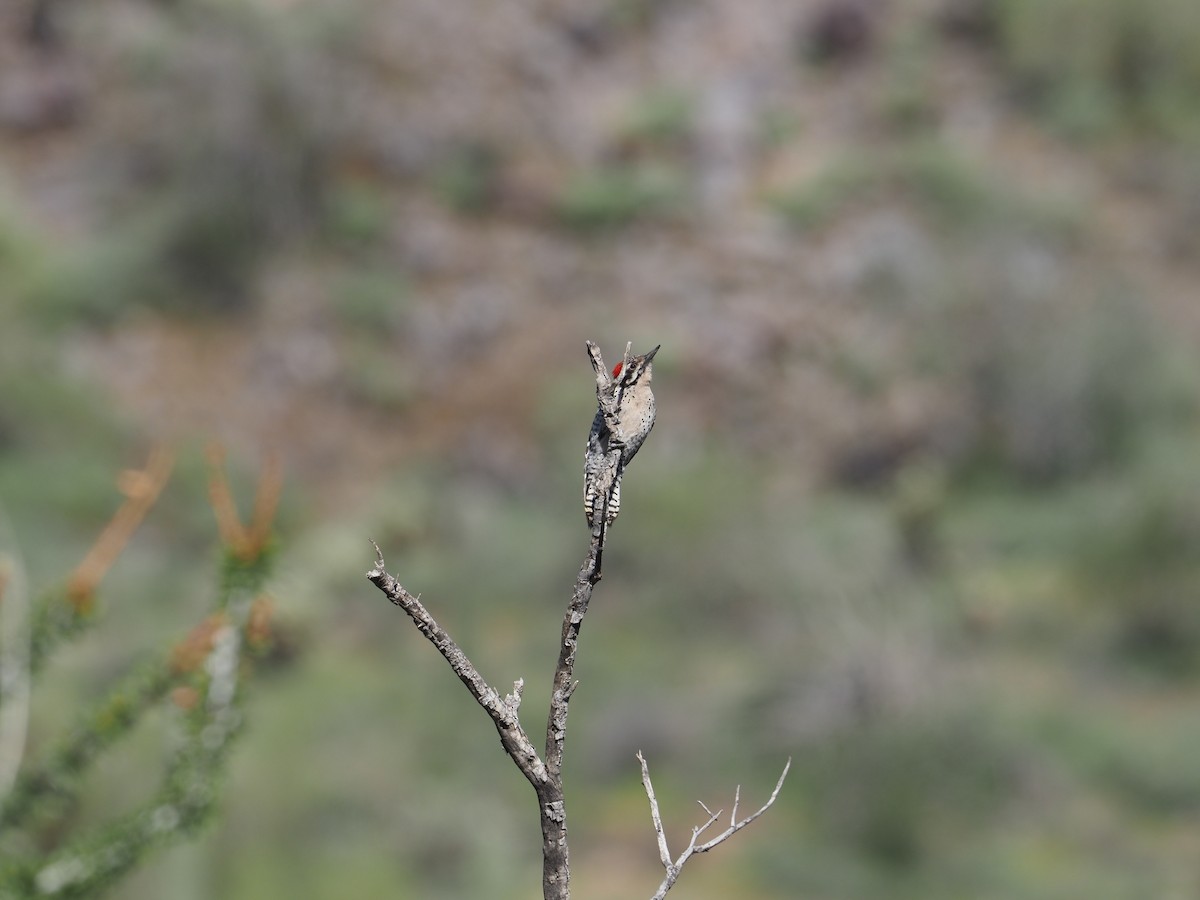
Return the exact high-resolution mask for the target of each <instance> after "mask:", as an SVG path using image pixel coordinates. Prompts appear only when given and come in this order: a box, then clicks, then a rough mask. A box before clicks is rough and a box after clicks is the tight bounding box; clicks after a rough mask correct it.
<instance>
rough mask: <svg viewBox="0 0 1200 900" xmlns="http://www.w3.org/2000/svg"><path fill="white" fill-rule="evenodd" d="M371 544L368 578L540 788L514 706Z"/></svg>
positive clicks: (538, 769) (537, 763) (541, 778)
mask: <svg viewBox="0 0 1200 900" xmlns="http://www.w3.org/2000/svg"><path fill="white" fill-rule="evenodd" d="M371 544H372V546H374V548H375V567H374V568H373V569H371V571H369V572H367V578H368V579H370V580H371V582H372V583H373V584H374V585H375V586H376V587H377V588H379V589H380V590H381V591H383V593H384V595H385V596H386V597H387V598H388V600H390V601H391V602H392V603H393V604H394V605H396V606H398V607H400V608H401V609H402V610H404V612H405V613H407V614H408V617H409V618H410V619H412V620H413V624H414V625H416V626H417V630H418V631H420V632H421V634H423V635H425V637H427V638H428V639H429V642H430V643H431V644H433V646H434V647H436V648H437V651H438V652H439V653H440V654H442V656H443V657H444V658H445V660H446V662H448V663H449V664H450V668H451V669H453V670H454V674H455V675H457V676H458V678H459V680H460V681H461V682H462V683H463V684H464V685H466V687H467V690H468V691H470V692H471V696H472V697H474V698H475V700H476V702H477V703H478V704H479V705H480V706H482V707H483V709H484V711H485V712H486V713H487V714H488V715H489V716H491V719H492V722H493V723H495V725H496V731H497V732H499V734H500V743H501V744H502V745H503V746H504V750H505V752H506V753H508V755H509V756H510V757H512V760H513V762H514V763H516V764H517V768H518V769H520V770H521V773H522V774H523V775H524V776H525V777H526V778H528V779H529V782H530V784H532V785H533V786H534V788H540V787H541V786H542V785H544V784H545V783H546V780H547V775H546V767H545V765H544V764H543V763H542V760H541V759H540V758H539V757H538V753H537V750H536V749H535V748H534V746H533V742H532V741H530V740H529V736H528V735H527V734H525V729H523V728H522V727H521V723H520V721H519V720H518V718H517V709H516V705H515V704H512V705H510V704H509V703H506V702H505V700H504V698H503V697H501V696H500V694H499V692H498V691H496V689H495V688H493V687H492V686H491V685H489V684H488V683H487V681H485V680H484V678H483V676H482V675H480V674H479V670H478V669H476V668H475V666H474V665H473V664H472V663H471V660H469V659H468V658H467V654H465V653H463V651H462V650H461V649H460V648H459V646H458V644H456V643H454V640H453V639H452V638H451V637H450V635H449V634H448V633H447V632H446V630H445V629H444V628H442V626H441V625H439V624H438V623H437V621H436V620H435V619H434V618H433V616H431V615H430V614H429V610H427V609H426V608H425V607H424V606H423V605H422V604H421V600H420V598H418V597H416V596H414V595H412V594H410V593H409V592H408V591H407V590H405V589H404V587H403V585H401V584H400V583H399V582H398V581H396V579H395V578H393V577H392V576H391V575H389V574H388V573H387V570H386V569H385V568H384V561H383V551H382V550H380V549H379V545H378V544H376V543H375V542H374V541H371ZM514 690H515V687H514Z"/></svg>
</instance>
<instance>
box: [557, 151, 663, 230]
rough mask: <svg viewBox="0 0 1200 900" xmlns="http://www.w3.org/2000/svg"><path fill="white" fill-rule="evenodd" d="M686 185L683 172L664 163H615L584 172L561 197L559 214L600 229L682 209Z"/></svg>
mask: <svg viewBox="0 0 1200 900" xmlns="http://www.w3.org/2000/svg"><path fill="white" fill-rule="evenodd" d="M686 196H687V188H686V184H685V182H684V179H683V177H682V175H681V173H680V172H678V171H677V170H676V169H674V168H671V167H668V166H663V165H650V164H645V165H639V166H631V167H626V166H613V167H608V168H601V169H595V170H592V171H589V172H582V173H580V174H578V175H576V176H575V177H574V178H572V179H571V180H570V181H569V182H567V184H566V186H565V187H564V188H563V190H562V193H561V194H560V195H559V198H558V203H557V206H558V215H559V217H560V218H561V219H562V221H563V222H564V223H565V224H566V225H568V226H570V227H571V228H574V229H577V230H579V231H584V232H600V231H607V230H611V229H615V228H620V227H622V226H625V225H629V224H631V223H633V222H636V221H638V220H641V219H646V218H661V217H663V216H666V215H669V214H671V213H673V212H677V211H678V210H680V209H681V208H682V206H683V204H684V202H685V200H686Z"/></svg>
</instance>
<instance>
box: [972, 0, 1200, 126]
mask: <svg viewBox="0 0 1200 900" xmlns="http://www.w3.org/2000/svg"><path fill="white" fill-rule="evenodd" d="M990 5H991V6H992V7H993V11H992V12H991V13H990V15H991V16H992V17H994V21H995V23H996V27H995V28H994V34H995V39H996V40H997V42H998V47H999V50H1000V56H1001V60H1002V62H1003V64H1004V66H1005V67H1006V68H1007V69H1008V71H1009V72H1010V73H1011V75H1012V77H1013V79H1014V81H1015V84H1016V86H1017V90H1018V93H1019V95H1020V96H1021V97H1023V98H1024V99H1025V100H1026V101H1027V102H1028V103H1030V104H1031V105H1032V106H1033V107H1034V108H1036V109H1037V110H1039V111H1040V112H1042V113H1043V114H1045V115H1046V117H1047V118H1048V119H1049V120H1050V121H1051V122H1053V123H1054V124H1056V125H1058V126H1059V127H1060V128H1061V129H1062V130H1063V131H1065V132H1066V133H1068V134H1073V135H1077V136H1080V137H1090V136H1098V135H1104V134H1109V133H1112V132H1113V131H1114V130H1116V129H1119V128H1122V127H1126V126H1132V127H1134V128H1149V129H1152V130H1154V131H1158V132H1159V133H1161V134H1165V135H1168V136H1176V137H1180V136H1186V137H1190V138H1192V139H1195V138H1200V5H1197V4H1196V3H1194V2H1192V0H1145V2H1141V3H1130V2H1127V0H992V3H991V4H990Z"/></svg>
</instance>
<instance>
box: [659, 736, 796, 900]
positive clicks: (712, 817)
mask: <svg viewBox="0 0 1200 900" xmlns="http://www.w3.org/2000/svg"><path fill="white" fill-rule="evenodd" d="M637 759H638V762H639V763H640V764H641V766H642V787H644V788H645V789H646V796H647V798H649V800H650V818H651V819H653V820H654V834H655V836H656V837H657V838H658V856H659V859H660V860H662V864H663V868H664V869H666V870H667V874H666V876H665V877H664V878H663V881H662V884H660V885H659V886H658V890H657V891H656V892H655V894H654V897H653V898H652V900H663V898H664V897H666V895H667V891H669V890H670V889H671V888H672V887H674V886H675V882H676V881H678V880H679V873H680V872H681V871H682V870H683V866H684V864H685V863H686V862H687V861H688V860H689V859H691V858H692V856H693V855H694V854H696V853H707V852H708V851H709V850H712V849H713V848H714V847H716V846H717V845H718V844H720V843H722V842H723V841H726V840H728V839H729V838H731V837H733V836H734V835H735V834H737V833H738V832H739V831H741V830H742V829H743V828H745V827H746V826H747V825H749V824H750V823H751V822H753V821H754V820H755V819H757V818H758V817H759V816H761V815H762V814H763V813H765V812H766V811H767V810H768V809H770V808H771V805H772V804H773V803H774V802H775V798H776V797H778V796H779V791H780V789H781V788H782V787H783V782H784V779H785V778H787V774H788V770H789V769H791V767H792V758H791V757H790V756H789V757H788V761H787V764H786V765H784V767H783V772H782V774H781V775H780V776H779V781H777V782H776V783H775V790H773V791H771V796H770V797H768V798H767V802H766V803H764V804H763V805H762V806H761V807H760V808H759V809H758V811H757V812H755V813H751V814H750V815H748V816H746V818H744V819H738V817H737V810H738V804H739V802H740V801H741V799H742V786H741V785H740V784H739V785H738V787H737V790H736V791H735V792H734V797H733V813H732V814H731V815H730V817H729V827H728V828H726V829H725V830H724V831H722V832H721V833H720V834H718V835H717V836H716V837H714V838H712V839H711V840H709V841H706V842H704V843H703V844H700V843H697V842H698V841H699V840H700V838H701V836H702V835H703V834H704V832H706V831H708V829H709V828H711V827H712V825H713V823H714V822H716V821H717V819H719V818H720V817H721V814H722V813H723V812H724V810H723V809H719V810H717V811H716V812H713V811H712V810H710V809H709V808H708V807H707V806H705V805H704V803H703V801H701V802H700V806H701V808H702V809H703V810H704V811H705V812H706V813H707V814H708V820H707V821H706V822H705V823H704V824H703V825H695V826H693V827H692V838H691V840H690V841H688V845H687V847H685V848H684V850H683V852H682V853H680V854H679V858H678V859H675V860H672V859H671V851H670V849H669V848H668V847H667V836H666V833H665V832H664V831H663V824H662V814H661V813H660V812H659V809H658V798H657V797H655V796H654V785H653V784H652V783H651V781H650V766H649V765H648V764H647V763H646V757H644V756H642V751H641V750H639V751H638V753H637Z"/></svg>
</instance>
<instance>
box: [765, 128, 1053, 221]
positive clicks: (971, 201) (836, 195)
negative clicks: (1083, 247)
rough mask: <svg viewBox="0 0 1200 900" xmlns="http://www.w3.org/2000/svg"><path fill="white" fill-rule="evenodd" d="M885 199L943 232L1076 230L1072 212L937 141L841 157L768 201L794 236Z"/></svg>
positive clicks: (918, 142) (918, 140)
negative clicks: (908, 206) (1010, 226)
mask: <svg viewBox="0 0 1200 900" xmlns="http://www.w3.org/2000/svg"><path fill="white" fill-rule="evenodd" d="M889 201H890V202H896V201H907V202H909V203H912V204H913V205H915V206H916V207H917V208H918V209H919V210H920V211H921V212H923V213H924V214H925V215H926V216H927V217H929V219H930V220H931V221H932V222H934V223H935V224H936V225H938V226H940V227H941V228H942V229H945V230H947V231H957V230H959V229H962V228H964V227H970V228H972V229H995V228H996V227H997V226H1000V225H1004V224H1005V223H1010V222H1015V223H1019V224H1021V225H1023V226H1025V227H1027V228H1030V227H1031V228H1033V229H1036V230H1039V231H1045V232H1046V233H1047V234H1048V235H1051V236H1053V235H1058V236H1064V235H1067V236H1069V235H1070V234H1071V233H1072V232H1073V231H1074V230H1075V229H1076V228H1077V224H1076V221H1075V219H1076V216H1075V214H1074V212H1073V211H1072V210H1071V209H1070V208H1068V207H1064V206H1063V205H1062V202H1061V201H1056V200H1055V199H1054V198H1049V199H1047V198H1042V197H1034V196H1031V195H1027V194H1026V193H1025V192H1024V191H1021V190H1019V189H1017V188H1015V187H1014V186H1013V185H1010V184H1007V183H1004V182H1003V181H1001V180H999V179H997V178H996V176H995V175H994V174H993V173H991V172H989V171H987V170H985V169H983V168H982V167H980V166H979V165H978V164H976V163H974V162H972V161H971V160H969V159H967V158H966V157H964V156H963V155H962V154H960V153H958V152H957V151H955V150H954V149H952V148H951V147H949V146H948V145H946V144H944V143H942V142H940V141H937V140H927V139H916V140H911V141H907V142H905V143H901V144H899V145H897V146H889V147H886V148H885V149H882V150H872V151H865V152H862V153H859V154H850V155H847V156H845V157H842V158H840V159H838V160H837V161H836V162H834V163H833V164H831V165H830V166H829V167H828V168H827V169H826V170H825V171H823V172H821V173H820V174H818V175H816V176H814V177H813V178H811V179H808V180H806V181H805V182H803V183H801V184H798V185H796V186H794V187H792V188H787V189H783V190H780V191H777V192H776V193H774V194H773V195H772V196H771V197H769V203H770V205H771V206H772V208H773V209H774V210H775V211H776V212H777V213H778V214H779V215H780V216H781V217H782V218H783V220H784V221H785V222H787V223H788V224H789V225H790V226H792V227H794V228H796V229H798V230H800V231H809V230H816V229H821V228H824V227H827V226H829V225H831V224H832V223H834V222H836V221H838V220H839V219H840V217H841V216H843V215H844V214H846V213H847V212H850V211H853V210H855V209H859V208H862V207H866V206H870V205H874V204H880V203H887V202H889Z"/></svg>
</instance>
